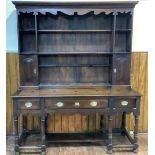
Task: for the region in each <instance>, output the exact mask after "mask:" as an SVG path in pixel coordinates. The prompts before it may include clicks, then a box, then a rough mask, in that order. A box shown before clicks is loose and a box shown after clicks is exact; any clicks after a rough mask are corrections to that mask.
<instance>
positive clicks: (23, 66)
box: [19, 55, 38, 86]
mask: <svg viewBox="0 0 155 155" xmlns="http://www.w3.org/2000/svg"><path fill="white" fill-rule="evenodd" d="M19 61H20V83H21V86H34V85H37V84H38V59H37V56H36V55H28V56H26V55H20V57H19Z"/></svg>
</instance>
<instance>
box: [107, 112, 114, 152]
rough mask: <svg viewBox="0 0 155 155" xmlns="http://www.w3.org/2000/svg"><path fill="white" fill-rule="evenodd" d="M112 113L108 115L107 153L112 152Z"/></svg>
mask: <svg viewBox="0 0 155 155" xmlns="http://www.w3.org/2000/svg"><path fill="white" fill-rule="evenodd" d="M112 148H113V146H112V115H109V116H108V153H109V154H111V153H112Z"/></svg>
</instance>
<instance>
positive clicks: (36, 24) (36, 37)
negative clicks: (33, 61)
mask: <svg viewBox="0 0 155 155" xmlns="http://www.w3.org/2000/svg"><path fill="white" fill-rule="evenodd" d="M35 41H36V54H37V53H38V23H37V15H36V14H35Z"/></svg>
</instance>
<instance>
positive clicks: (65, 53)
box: [19, 51, 131, 55]
mask: <svg viewBox="0 0 155 155" xmlns="http://www.w3.org/2000/svg"><path fill="white" fill-rule="evenodd" d="M126 53H131V52H129V51H128V52H69V53H67V52H19V54H20V55H32V54H36V55H69V54H76V55H79V54H90V55H96V54H109V55H112V54H126Z"/></svg>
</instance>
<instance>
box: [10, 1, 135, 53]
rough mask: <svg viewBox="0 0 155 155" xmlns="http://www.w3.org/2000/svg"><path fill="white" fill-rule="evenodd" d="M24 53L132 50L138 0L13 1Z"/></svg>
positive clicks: (20, 43)
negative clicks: (106, 0)
mask: <svg viewBox="0 0 155 155" xmlns="http://www.w3.org/2000/svg"><path fill="white" fill-rule="evenodd" d="M13 3H14V4H15V5H16V8H17V12H18V29H19V35H18V36H19V52H20V53H22V54H59V53H72V54H74V53H122V52H131V40H132V12H133V8H134V6H135V4H136V3H137V2H136V1H128V2H127V1H126V2H116V1H115V2H91V3H88V2H73V3H71V2H65V3H63V2H57V3H56V2H33V1H27V2H26V1H24V2H23V1H13Z"/></svg>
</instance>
